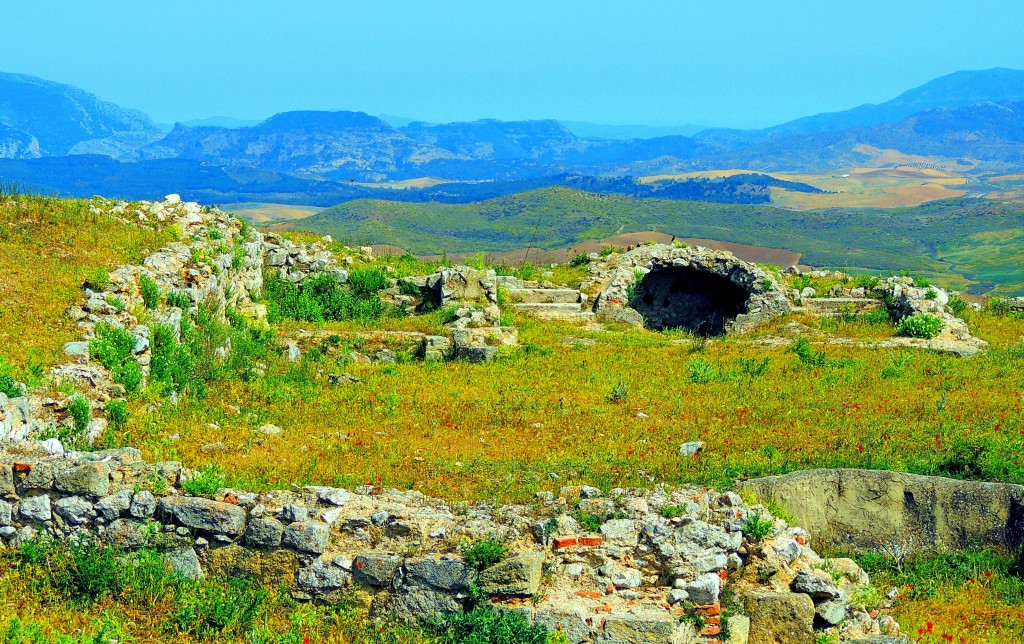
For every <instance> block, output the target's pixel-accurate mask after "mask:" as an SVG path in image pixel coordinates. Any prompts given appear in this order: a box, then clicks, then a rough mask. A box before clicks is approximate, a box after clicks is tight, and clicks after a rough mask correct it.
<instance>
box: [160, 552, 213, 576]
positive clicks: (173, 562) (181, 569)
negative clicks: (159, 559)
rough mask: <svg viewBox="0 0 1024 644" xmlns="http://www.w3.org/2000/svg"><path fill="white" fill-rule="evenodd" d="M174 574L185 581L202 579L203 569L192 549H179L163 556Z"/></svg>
mask: <svg viewBox="0 0 1024 644" xmlns="http://www.w3.org/2000/svg"><path fill="white" fill-rule="evenodd" d="M164 558H165V559H167V563H168V564H170V566H171V568H172V569H173V570H174V572H176V573H178V574H179V575H181V576H182V577H184V578H185V579H202V578H203V577H204V576H205V575H204V574H203V567H202V565H201V564H200V563H199V557H198V556H197V555H196V551H195V550H194V549H193V548H179V549H177V550H171V551H170V552H168V553H167V554H165V555H164Z"/></svg>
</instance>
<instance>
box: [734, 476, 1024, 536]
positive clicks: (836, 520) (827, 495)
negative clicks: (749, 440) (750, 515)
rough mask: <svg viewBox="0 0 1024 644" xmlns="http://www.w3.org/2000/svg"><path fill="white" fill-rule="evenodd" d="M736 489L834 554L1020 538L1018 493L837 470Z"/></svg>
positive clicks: (1022, 512)
mask: <svg viewBox="0 0 1024 644" xmlns="http://www.w3.org/2000/svg"><path fill="white" fill-rule="evenodd" d="M742 486H743V487H744V488H746V489H749V490H752V491H754V492H756V493H757V495H758V496H759V497H761V498H763V499H767V498H774V499H776V500H777V501H779V502H780V503H782V504H784V505H785V507H786V510H787V511H788V512H789V513H790V514H792V515H793V517H794V519H795V521H796V523H797V524H798V525H800V526H801V527H803V528H804V529H805V530H807V531H808V532H810V533H811V534H813V535H815V538H816V539H818V540H820V541H822V542H823V543H825V544H826V545H829V546H835V547H840V548H850V547H853V548H859V549H864V550H879V549H881V548H888V547H891V546H893V545H896V546H899V547H901V548H903V549H905V550H908V551H913V550H917V549H938V550H960V549H964V548H970V547H972V546H973V545H975V544H979V543H985V544H990V545H993V546H1007V547H1017V546H1018V545H1019V539H1020V536H1019V535H1022V534H1024V486H1020V485H1009V484H1003V483H982V482H978V481H964V480H955V479H946V478H939V477H931V476H921V475H917V474H904V473H900V472H889V471H878V470H850V469H840V470H807V471H802V472H794V473H792V474H787V475H785V476H773V477H767V478H763V479H753V480H750V481H746V482H745V483H743V484H742ZM1014 535H1017V536H1014Z"/></svg>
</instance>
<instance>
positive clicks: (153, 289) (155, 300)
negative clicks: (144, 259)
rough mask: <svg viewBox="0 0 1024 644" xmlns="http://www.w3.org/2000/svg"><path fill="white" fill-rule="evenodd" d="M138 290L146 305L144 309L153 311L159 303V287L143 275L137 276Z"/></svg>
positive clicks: (147, 276) (151, 279)
mask: <svg viewBox="0 0 1024 644" xmlns="http://www.w3.org/2000/svg"><path fill="white" fill-rule="evenodd" d="M139 290H140V291H141V292H142V301H143V302H145V303H146V308H147V309H155V308H156V305H157V304H159V303H160V287H159V286H157V284H156V281H155V280H154V279H153V278H152V277H150V276H149V275H146V274H145V273H143V274H142V275H140V276H139Z"/></svg>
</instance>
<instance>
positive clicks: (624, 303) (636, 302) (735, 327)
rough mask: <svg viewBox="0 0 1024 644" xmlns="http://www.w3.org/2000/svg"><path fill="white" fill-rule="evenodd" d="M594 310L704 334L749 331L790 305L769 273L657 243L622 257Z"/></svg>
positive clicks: (725, 256) (726, 256) (716, 254)
mask: <svg viewBox="0 0 1024 644" xmlns="http://www.w3.org/2000/svg"><path fill="white" fill-rule="evenodd" d="M594 310H595V312H596V313H597V315H598V316H599V317H602V318H605V319H614V320H620V321H625V322H629V323H631V324H636V325H638V326H646V327H648V328H650V329H655V330H665V329H669V328H683V329H686V330H688V331H691V332H693V333H695V334H698V335H705V336H707V335H719V334H722V333H727V332H740V333H742V332H744V331H749V330H752V329H753V328H754V327H756V326H757V325H759V324H761V323H762V322H764V321H767V320H770V319H772V318H774V317H777V316H779V315H782V314H784V313H786V312H788V311H789V310H790V304H789V301H788V300H787V299H786V296H785V294H784V293H783V291H782V288H781V287H780V286H779V283H778V282H777V281H776V280H775V278H774V277H773V276H772V274H771V273H769V272H767V271H765V270H763V269H761V268H759V267H758V266H756V265H754V264H750V263H747V262H744V261H742V260H740V259H738V258H736V257H735V256H734V255H733V254H732V253H729V252H726V251H715V250H710V249H706V248H701V247H696V248H689V247H686V248H677V247H674V246H666V245H660V244H655V245H649V246H641V247H640V248H637V249H635V250H632V251H630V252H628V253H626V254H624V255H623V256H622V258H621V259H620V261H619V264H618V267H617V268H615V269H614V271H613V273H612V275H611V278H610V279H609V280H608V281H607V283H606V284H605V286H604V288H603V289H602V291H601V293H600V295H598V297H597V301H596V303H595V305H594Z"/></svg>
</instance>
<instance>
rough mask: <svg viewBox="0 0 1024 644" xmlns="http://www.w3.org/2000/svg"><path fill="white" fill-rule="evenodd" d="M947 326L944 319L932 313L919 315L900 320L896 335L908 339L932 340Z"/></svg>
mask: <svg viewBox="0 0 1024 644" xmlns="http://www.w3.org/2000/svg"><path fill="white" fill-rule="evenodd" d="M943 326H945V324H944V323H943V321H942V319H941V318H939V317H938V316H935V315H932V314H931V313H917V314H915V315H911V316H908V317H905V318H903V319H902V320H900V323H899V325H898V326H897V327H896V333H897V334H899V335H901V336H904V337H908V338H924V339H926V340H931V339H932V338H934V337H935V336H937V335H938V334H939V332H940V331H942V327H943Z"/></svg>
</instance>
